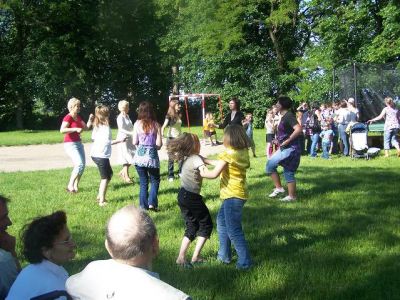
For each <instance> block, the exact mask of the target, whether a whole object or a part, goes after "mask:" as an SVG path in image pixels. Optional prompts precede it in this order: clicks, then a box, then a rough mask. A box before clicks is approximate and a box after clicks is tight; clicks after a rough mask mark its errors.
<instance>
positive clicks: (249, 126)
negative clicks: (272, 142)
mask: <svg viewBox="0 0 400 300" xmlns="http://www.w3.org/2000/svg"><path fill="white" fill-rule="evenodd" d="M242 124H243V127H244V130H246V135H247V137H248V138H249V144H250V148H251V152H253V157H257V156H256V144H254V139H253V115H252V114H251V113H247V114H246V117H245V119H244V120H243V122H242Z"/></svg>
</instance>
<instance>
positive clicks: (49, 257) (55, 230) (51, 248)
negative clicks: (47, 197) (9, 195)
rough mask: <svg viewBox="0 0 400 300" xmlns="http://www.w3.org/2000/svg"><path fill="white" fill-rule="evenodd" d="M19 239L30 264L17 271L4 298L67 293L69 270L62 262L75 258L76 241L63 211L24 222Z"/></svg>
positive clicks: (43, 297) (42, 297)
mask: <svg viewBox="0 0 400 300" xmlns="http://www.w3.org/2000/svg"><path fill="white" fill-rule="evenodd" d="M22 240H23V254H24V256H25V258H26V260H27V261H29V263H30V264H29V265H28V266H27V267H25V268H24V269H23V270H22V271H21V273H20V274H19V275H18V277H17V279H16V280H15V282H14V284H13V285H12V286H11V289H10V292H9V294H8V296H7V298H6V299H7V300H21V299H31V298H34V299H56V298H58V297H57V296H56V297H53V296H51V295H52V294H53V295H54V294H57V293H58V294H64V295H67V294H66V292H65V282H66V281H67V278H68V273H67V271H66V270H65V269H64V268H63V267H62V265H63V264H65V263H66V262H68V261H70V260H71V259H72V258H74V256H75V246H76V245H75V243H74V241H73V240H72V237H71V234H70V232H69V229H68V226H67V217H66V214H65V212H63V211H57V212H55V213H53V214H51V215H48V216H44V217H39V218H36V219H34V220H33V221H32V222H31V223H29V224H27V225H25V227H24V232H23V235H22ZM38 296H40V297H38ZM36 297H37V298H36ZM59 299H67V297H61V298H59Z"/></svg>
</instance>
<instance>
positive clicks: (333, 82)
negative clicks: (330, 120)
mask: <svg viewBox="0 0 400 300" xmlns="http://www.w3.org/2000/svg"><path fill="white" fill-rule="evenodd" d="M335 76H336V70H335V67H333V74H332V105H333V103H334V102H335Z"/></svg>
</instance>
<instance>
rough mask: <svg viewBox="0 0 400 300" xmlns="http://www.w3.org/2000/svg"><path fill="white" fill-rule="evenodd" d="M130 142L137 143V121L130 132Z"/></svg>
mask: <svg viewBox="0 0 400 300" xmlns="http://www.w3.org/2000/svg"><path fill="white" fill-rule="evenodd" d="M132 144H134V145H137V144H139V137H138V133H137V123H135V125H134V126H133V134H132Z"/></svg>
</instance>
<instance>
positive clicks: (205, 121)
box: [203, 119, 210, 130]
mask: <svg viewBox="0 0 400 300" xmlns="http://www.w3.org/2000/svg"><path fill="white" fill-rule="evenodd" d="M203 130H210V128H209V127H208V120H207V119H203Z"/></svg>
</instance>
